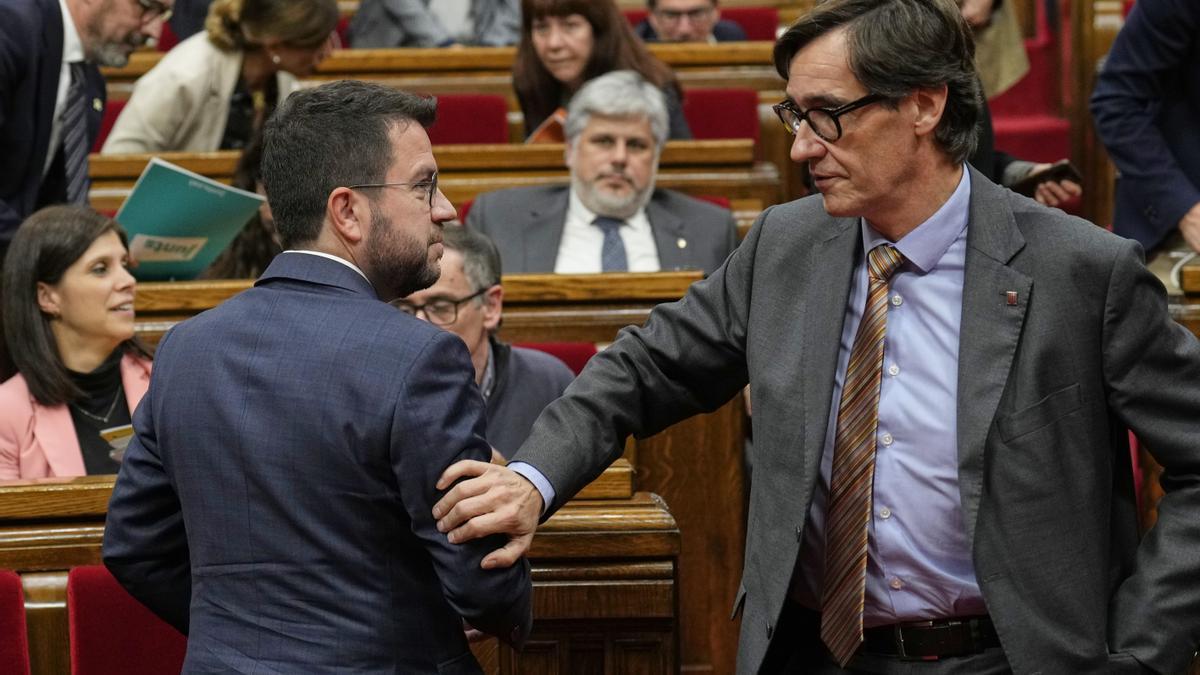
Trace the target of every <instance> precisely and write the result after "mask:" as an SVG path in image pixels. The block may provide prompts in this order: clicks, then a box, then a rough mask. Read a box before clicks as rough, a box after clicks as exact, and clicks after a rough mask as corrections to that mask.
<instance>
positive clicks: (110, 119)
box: [92, 101, 128, 152]
mask: <svg viewBox="0 0 1200 675" xmlns="http://www.w3.org/2000/svg"><path fill="white" fill-rule="evenodd" d="M127 102H128V101H109V102H108V103H106V104H104V116H103V117H101V118H100V133H98V134H96V142H95V143H94V144H93V145H92V152H100V148H102V147H104V140H105V139H107V138H108V134H109V133H110V132H112V128H113V125H114V124H116V123H117V117H118V116H119V115H120V114H121V111H122V110H124V109H125V104H126V103H127Z"/></svg>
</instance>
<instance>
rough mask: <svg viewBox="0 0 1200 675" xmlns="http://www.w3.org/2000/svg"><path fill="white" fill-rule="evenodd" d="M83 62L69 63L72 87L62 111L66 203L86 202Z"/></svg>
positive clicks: (86, 154)
mask: <svg viewBox="0 0 1200 675" xmlns="http://www.w3.org/2000/svg"><path fill="white" fill-rule="evenodd" d="M83 68H84V66H83V62H82V61H76V62H75V63H72V64H71V86H70V88H69V89H67V105H66V109H65V110H63V119H62V124H63V160H64V167H65V169H66V176H67V202H68V203H71V204H87V203H88V188H89V187H90V186H91V183H92V181H91V178H89V177H88V141H87V138H88V134H87V106H88V95H87V91H86V87H85V86H84V70H83Z"/></svg>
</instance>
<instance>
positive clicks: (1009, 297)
mask: <svg viewBox="0 0 1200 675" xmlns="http://www.w3.org/2000/svg"><path fill="white" fill-rule="evenodd" d="M1004 300H1005V302H1006V303H1008V306H1009V307H1016V306H1017V292H1016V291H1005V293H1004Z"/></svg>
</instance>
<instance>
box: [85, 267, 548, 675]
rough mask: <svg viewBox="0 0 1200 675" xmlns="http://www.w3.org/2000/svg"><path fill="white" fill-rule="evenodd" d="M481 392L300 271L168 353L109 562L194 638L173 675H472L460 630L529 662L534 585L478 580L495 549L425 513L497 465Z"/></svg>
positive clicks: (433, 340)
mask: <svg viewBox="0 0 1200 675" xmlns="http://www.w3.org/2000/svg"><path fill="white" fill-rule="evenodd" d="M473 374H474V370H473V368H472V366H471V361H470V357H469V356H468V354H467V350H466V347H465V346H464V344H463V342H462V340H460V339H458V337H457V336H455V335H453V334H451V333H448V332H446V331H443V330H441V329H439V328H437V327H434V326H432V325H430V324H427V323H425V322H423V321H420V320H418V319H415V318H413V317H410V316H408V315H405V314H403V313H401V312H398V311H396V310H395V309H394V308H392V307H390V306H388V305H387V304H386V303H383V302H381V301H379V299H378V298H377V297H376V295H375V293H374V291H373V290H372V288H371V286H370V285H369V284H368V283H367V281H366V280H365V279H364V278H363V277H362V276H360V275H359V274H358V273H356V272H355V271H354V270H352V269H350V268H349V267H347V266H345V265H342V264H340V263H338V262H336V261H333V260H328V259H325V258H321V257H318V256H312V255H307V254H303V253H283V254H280V256H278V257H277V258H276V259H275V261H274V262H272V263H271V265H270V266H269V267H268V268H267V270H266V272H265V273H264V274H263V276H262V278H261V279H259V281H258V282H257V283H256V284H255V287H254V288H252V289H250V290H247V291H245V292H243V293H241V294H239V295H237V296H236V297H234V298H232V299H230V300H227V301H226V302H224V303H222V304H221V305H220V306H219V307H217V308H215V309H213V310H210V311H208V312H205V313H203V314H201V315H199V316H197V317H195V318H193V319H191V320H189V321H186V322H184V323H182V324H180V325H179V326H176V327H175V328H174V329H173V330H171V331H170V332H169V333H168V334H167V335H166V337H164V338H163V340H162V342H161V344H160V346H159V348H158V352H157V355H156V358H155V366H154V374H153V376H152V377H151V381H150V389H149V391H148V392H147V394H146V396H145V398H143V399H142V403H141V405H139V406H138V409H137V411H136V413H135V414H134V429H135V437H134V440H133V441H132V442H131V443H130V445H129V448H128V450H127V451H126V455H125V459H124V461H123V463H122V466H121V473H120V475H119V477H118V479H117V484H116V487H115V489H114V490H113V496H112V501H111V503H110V504H109V510H108V522H107V527H106V531H105V538H104V549H103V550H104V562H105V564H106V565H108V567H109V569H110V570H112V572H113V574H114V575H115V576H116V577H117V579H119V580H120V581H121V583H122V584H123V585H124V586H125V587H126V588H127V589H128V590H129V591H130V593H131V594H132V595H133V596H134V597H136V598H137V599H139V600H140V601H142V602H143V603H144V604H146V605H147V606H148V607H149V608H150V609H151V610H153V611H155V612H156V613H157V614H159V615H160V616H162V617H163V618H164V619H166V620H168V621H169V622H171V623H172V624H174V625H175V626H177V627H179V628H180V629H181V630H184V631H185V632H188V633H189V635H188V651H187V659H186V661H185V666H184V671H185V672H187V673H210V672H211V673H217V672H222V673H224V672H256V673H258V672H284V673H294V672H304V673H323V672H335V671H336V672H351V671H352V672H356V673H381V674H382V673H398V672H403V673H477V672H479V670H478V669H479V667H478V664H477V663H476V662H475V660H474V658H473V657H472V656H471V653H470V650H469V649H468V646H467V642H466V639H465V637H464V634H463V627H462V619H464V618H465V619H466V620H467V621H468V622H469V623H470V624H471V625H473V626H475V627H476V628H479V629H481V630H484V631H487V632H489V633H493V634H496V635H499V636H500V637H501V638H502V639H505V640H506V641H509V642H512V643H515V644H518V645H519V644H520V643H521V642H522V641H523V640H524V638H525V636H526V635H527V633H528V631H529V628H530V624H531V617H530V582H529V566H528V563H527V562H525V561H521V562H520V563H518V564H517V565H515V566H514V567H512V568H510V569H500V570H482V569H480V561H481V560H482V559H483V556H484V555H486V554H487V553H488V552H490V551H492V550H495V549H496V548H498V547H500V546H502V545H503V544H504V543H505V541H506V539H505V538H504V537H502V536H501V537H491V538H488V539H485V540H479V541H473V542H468V543H466V544H462V545H453V544H450V543H449V542H448V541H447V539H446V536H445V535H444V534H441V533H439V532H438V531H437V530H436V528H435V523H434V520H433V516H432V513H431V511H432V507H433V504H434V503H435V502H436V501H437V500H438V499H440V498H441V496H442V493H441V492H440V491H438V490H436V489H435V487H434V485H435V483H436V482H437V480H438V477H439V476H440V474H441V473H442V471H443V470H445V468H446V467H447V466H449V465H450V464H451V463H453V462H455V461H457V460H460V459H475V460H480V461H488V459H489V457H490V452H491V451H490V448H489V446H488V444H487V442H486V441H485V440H484V439H485V435H484V419H485V417H484V407H483V401H482V398H481V397H480V395H479V391H478V389H476V387H475V384H474V377H473ZM189 596H190V602H189Z"/></svg>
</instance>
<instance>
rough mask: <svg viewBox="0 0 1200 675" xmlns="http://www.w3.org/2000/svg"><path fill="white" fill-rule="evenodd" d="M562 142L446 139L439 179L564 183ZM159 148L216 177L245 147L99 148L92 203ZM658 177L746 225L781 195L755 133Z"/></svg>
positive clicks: (446, 188)
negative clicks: (723, 204)
mask: <svg viewBox="0 0 1200 675" xmlns="http://www.w3.org/2000/svg"><path fill="white" fill-rule="evenodd" d="M563 152H564V146H563V145H560V144H546V145H440V146H437V147H436V148H434V156H435V157H436V158H437V161H438V169H439V185H440V186H441V189H442V191H443V192H445V193H446V197H447V198H449V199H450V201H451V202H453V203H456V204H461V203H462V202H463V201H465V200H468V199H474V198H475V197H476V196H478V195H479V194H480V193H482V192H488V191H491V190H499V189H502V188H506V187H516V186H525V185H544V184H550V183H565V182H567V180H568V173H567V169H566V167H565V166H564V164H563ZM152 156H159V157H162V158H163V159H165V160H167V161H169V162H172V163H174V164H178V165H179V166H182V167H183V168H185V169H188V170H190V171H194V172H196V173H199V174H201V175H204V176H208V177H210V178H213V179H215V180H218V181H221V182H224V183H229V182H231V181H232V179H233V172H234V168H235V167H236V166H237V161H238V158H239V157H240V153H238V152H237V151H221V152H206V153H162V154H159V155H141V154H138V155H98V154H93V155H91V157H90V158H89V162H90V163H89V174H90V175H91V178H92V188H91V193H90V196H91V201H92V206H93V207H95V208H96V209H97V210H100V211H109V212H115V211H116V210H117V209H119V208H120V206H121V204H122V203H124V201H125V199H126V198H127V197H128V196H129V193H130V191H131V190H132V189H133V185H134V183H135V182H136V181H137V178H138V176H140V175H141V173H142V171H143V170H144V169H145V167H146V163H147V162H149V161H150V157H152ZM657 185H659V186H661V187H664V188H670V189H674V190H679V191H681V192H686V193H688V194H691V195H695V196H704V195H720V196H724V197H727V198H729V199H730V206H731V208H732V209H733V211H734V215H735V218H737V220H738V222H739V224H741V225H743V226H748V225H749V224H750V223H751V222H753V220H754V219H755V218H756V217H757V216H758V213H759V212H761V211H762V209H763V208H764V207H765V206H768V205H770V204H774V203H776V202H777V201H778V199H779V196H780V177H779V173H778V171H777V170H776V168H775V166H774V165H772V164H770V163H767V162H761V161H756V159H755V151H754V144H753V143H752V142H751V141H750V140H749V139H740V140H739V139H732V140H718V141H670V142H668V143H667V144H666V146H665V147H664V148H663V153H662V157H661V159H660V161H659V172H658V179H657Z"/></svg>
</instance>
